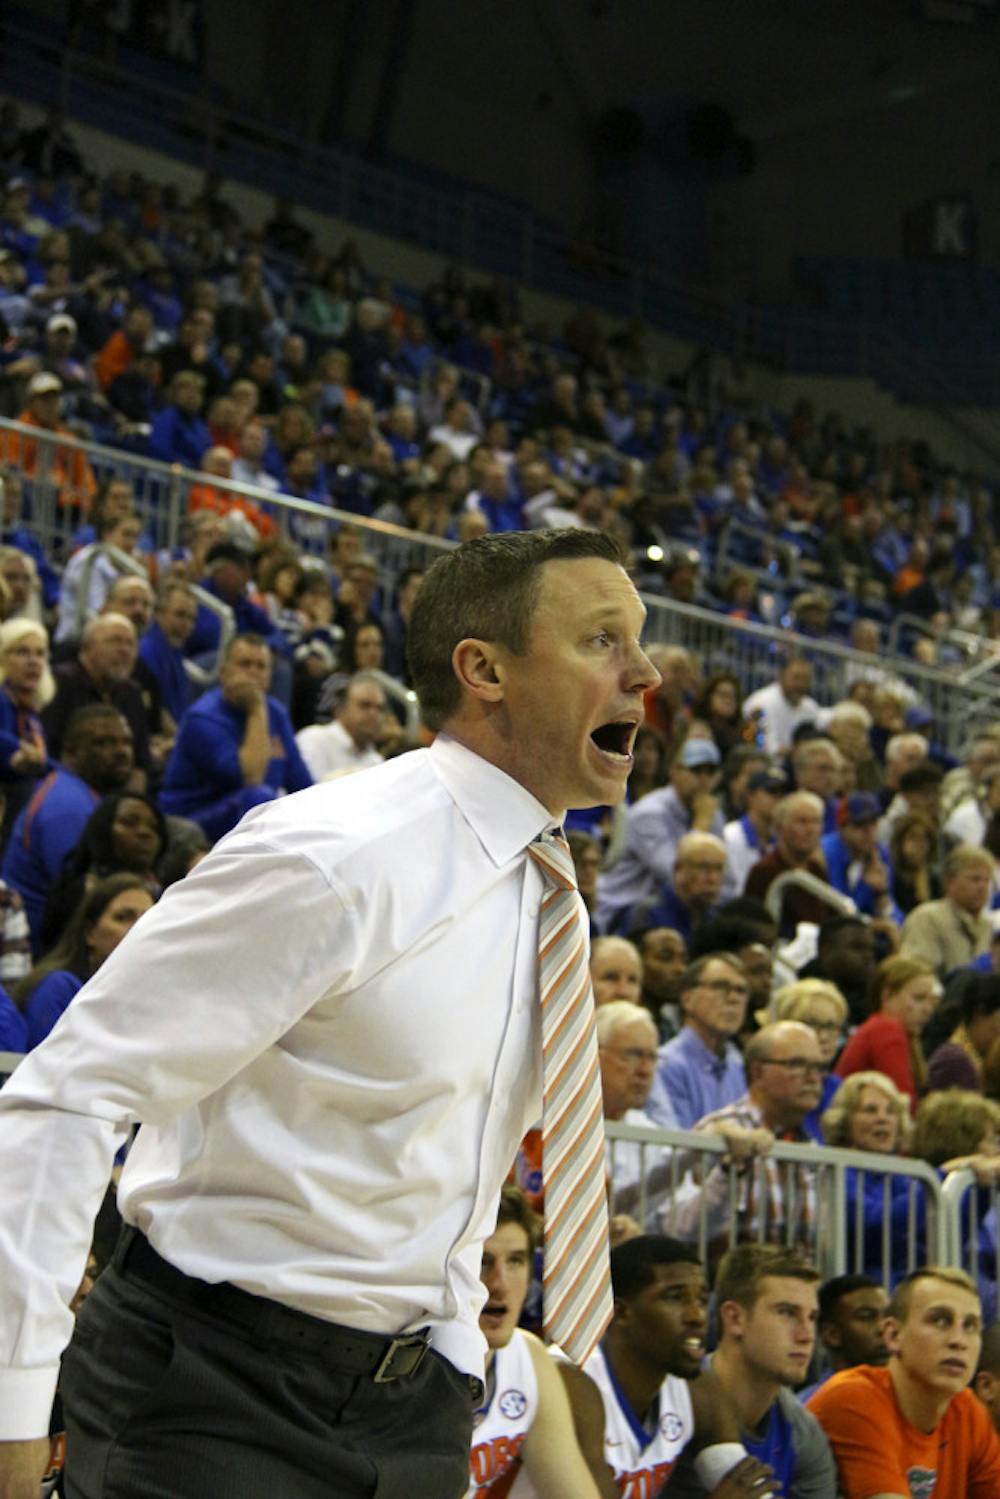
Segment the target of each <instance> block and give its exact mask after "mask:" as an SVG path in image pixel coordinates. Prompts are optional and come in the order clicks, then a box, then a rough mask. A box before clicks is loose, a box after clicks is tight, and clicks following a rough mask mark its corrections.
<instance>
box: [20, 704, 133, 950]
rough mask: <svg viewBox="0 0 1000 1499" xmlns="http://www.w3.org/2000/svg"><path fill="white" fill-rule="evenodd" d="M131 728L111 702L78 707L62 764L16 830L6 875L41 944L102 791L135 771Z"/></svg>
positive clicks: (119, 785) (34, 938)
mask: <svg viewBox="0 0 1000 1499" xmlns="http://www.w3.org/2000/svg"><path fill="white" fill-rule="evenodd" d="M132 767H133V756H132V730H131V729H130V728H129V726H128V723H127V722H126V720H125V719H124V718H123V717H122V715H121V713H119V711H118V709H117V708H114V707H112V706H111V704H110V703H88V704H87V706H86V707H84V708H77V709H76V711H75V712H74V713H73V715H72V716H71V718H70V720H69V723H68V724H67V726H66V733H65V737H64V739H63V749H62V767H61V768H60V769H58V770H53V771H52V772H51V773H50V774H49V775H47V776H46V777H45V779H44V780H43V781H40V782H39V784H38V789H37V790H36V791H35V794H34V796H33V797H32V798H31V800H30V801H29V802H28V805H27V806H26V807H25V808H24V810H23V812H21V813H20V814H19V815H18V817H17V819H16V821H15V823H14V826H13V828H12V830H11V835H10V841H9V842H8V844H7V851H6V854H5V855H4V861H3V878H4V880H5V881H6V883H7V884H8V885H10V886H11V887H12V888H13V889H14V890H16V891H17V892H18V894H19V895H20V897H21V899H22V900H23V902H24V910H25V914H26V916H27V918H28V926H29V927H30V928H31V935H32V944H33V946H34V945H35V944H36V943H37V940H38V933H39V930H40V926H41V922H42V918H43V916H44V914H45V902H46V900H47V898H48V893H49V888H50V886H51V885H52V883H53V881H54V880H55V878H56V876H57V875H58V874H59V871H60V870H61V868H62V864H63V860H64V859H65V857H66V855H67V854H68V853H69V851H70V849H71V848H73V847H74V846H75V844H77V843H78V842H79V841H80V838H81V836H82V834H83V830H84V827H85V826H86V823H87V819H88V817H89V816H90V814H91V812H93V810H94V808H95V807H96V806H97V804H98V802H99V801H100V800H101V798H102V797H103V796H106V795H107V793H108V792H109V791H120V790H121V789H122V788H123V787H124V785H125V783H126V781H127V780H128V778H129V776H130V775H131V774H132Z"/></svg>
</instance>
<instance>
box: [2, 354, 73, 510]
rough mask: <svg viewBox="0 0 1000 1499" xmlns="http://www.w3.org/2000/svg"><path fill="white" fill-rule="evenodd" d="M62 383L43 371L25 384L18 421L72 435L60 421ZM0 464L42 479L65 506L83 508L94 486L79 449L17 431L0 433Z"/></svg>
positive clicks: (25, 424) (52, 432)
mask: <svg viewBox="0 0 1000 1499" xmlns="http://www.w3.org/2000/svg"><path fill="white" fill-rule="evenodd" d="M62 391H63V384H62V381H61V380H60V379H59V376H58V375H52V374H49V373H48V372H47V371H45V370H43V371H42V372H41V373H39V374H37V375H33V376H32V377H31V380H30V382H29V384H28V404H27V406H26V407H25V409H24V411H22V412H21V415H20V416H19V417H18V421H19V422H21V423H22V424H23V425H24V426H26V427H35V428H37V429H38V430H39V432H44V433H46V434H50V435H54V434H59V435H62V436H65V437H70V438H72V436H73V434H72V432H71V431H70V430H69V428H68V427H66V426H64V425H63V424H62V422H61V420H60V417H61V415H62ZM0 463H12V464H13V465H14V466H15V467H16V468H19V469H20V470H21V472H22V473H23V474H24V476H25V477H26V478H28V479H33V480H35V481H36V482H37V481H41V480H42V479H43V478H44V479H45V480H46V481H47V482H48V483H51V484H53V485H54V486H55V487H56V489H57V491H58V497H59V503H60V505H62V506H65V507H66V508H67V509H69V508H76V509H78V510H80V511H86V510H87V509H88V507H89V505H90V501H91V498H92V496H93V494H94V491H95V490H96V488H97V481H96V480H95V478H94V474H93V470H92V469H91V467H90V464H89V463H88V462H87V455H86V453H85V452H84V450H83V448H75V447H66V446H63V445H62V444H60V443H55V442H48V441H43V442H41V443H40V442H38V441H37V440H36V439H35V438H34V437H25V436H24V435H23V434H22V433H20V432H0Z"/></svg>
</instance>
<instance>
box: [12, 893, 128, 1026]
mask: <svg viewBox="0 0 1000 1499" xmlns="http://www.w3.org/2000/svg"><path fill="white" fill-rule="evenodd" d="M152 904H153V896H152V893H151V892H150V890H149V887H148V885H146V884H145V883H144V881H143V880H142V878H141V876H139V875H136V874H109V875H106V876H105V877H104V878H103V879H101V880H98V881H97V883H96V884H95V885H94V886H93V887H92V888H91V890H90V891H89V893H88V894H86V895H84V896H83V898H82V899H81V900H80V901H79V903H78V904H77V906H76V909H75V911H74V912H73V915H72V917H71V918H70V920H69V923H68V925H67V927H66V930H65V932H64V933H63V935H62V937H61V938H60V939H59V941H58V942H57V943H56V945H55V947H53V948H52V949H51V950H50V951H49V952H48V953H47V954H46V955H45V957H44V958H42V960H41V961H40V962H39V963H36V964H35V966H34V968H33V969H32V970H31V972H30V973H29V974H28V976H27V977H26V978H24V979H22V980H21V982H20V983H19V984H18V985H17V987H16V990H15V993H16V996H17V998H18V1000H19V1001H20V1004H21V1009H22V1013H23V1017H24V1022H25V1027H26V1031H27V1037H26V1040H27V1050H29V1051H30V1050H31V1048H32V1047H34V1046H37V1045H38V1044H39V1042H41V1041H44V1040H45V1037H46V1036H47V1035H48V1033H49V1031H50V1030H51V1029H52V1027H53V1026H54V1025H55V1023H56V1021H57V1020H58V1019H59V1017H60V1015H61V1014H62V1013H63V1011H64V1010H65V1009H66V1007H67V1005H68V1004H69V1002H70V1000H71V999H73V997H74V995H76V994H77V993H79V991H80V990H81V989H82V988H83V986H84V984H85V983H86V981H87V979H89V978H90V976H91V974H93V973H96V972H97V970H98V968H100V966H101V964H102V963H103V962H104V960H105V958H107V957H110V955H111V953H113V952H114V950H115V948H116V947H117V946H118V944H119V942H120V941H121V940H122V938H123V937H124V936H125V935H126V933H127V932H129V931H131V929H132V927H133V926H134V925H135V923H136V922H137V921H138V920H139V917H140V916H142V915H144V914H145V913H146V912H147V911H148V910H149V908H150V906H151V905H152Z"/></svg>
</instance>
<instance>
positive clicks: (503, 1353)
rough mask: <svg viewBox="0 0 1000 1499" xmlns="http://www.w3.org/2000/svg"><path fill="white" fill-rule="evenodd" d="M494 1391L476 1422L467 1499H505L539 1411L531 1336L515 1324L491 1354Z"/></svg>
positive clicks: (519, 1466)
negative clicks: (504, 1342) (503, 1345)
mask: <svg viewBox="0 0 1000 1499" xmlns="http://www.w3.org/2000/svg"><path fill="white" fill-rule="evenodd" d="M492 1373H493V1394H492V1396H491V1397H490V1402H489V1404H488V1405H487V1406H486V1407H485V1409H484V1411H483V1413H482V1417H481V1419H480V1420H479V1421H478V1422H477V1423H476V1424H475V1425H474V1426H473V1430H472V1453H471V1457H470V1463H469V1489H468V1492H467V1495H466V1499H473V1496H476V1499H505V1496H506V1495H508V1494H509V1493H510V1490H511V1485H512V1484H513V1482H514V1480H515V1478H516V1477H517V1475H518V1473H519V1472H520V1471H521V1457H520V1452H521V1443H522V1442H523V1441H524V1439H525V1437H526V1436H527V1435H528V1432H529V1431H530V1430H531V1423H532V1422H533V1421H534V1419H535V1415H536V1413H537V1411H538V1380H537V1379H536V1377H535V1366H534V1363H533V1362H532V1358H531V1349H530V1348H529V1346H528V1339H527V1337H526V1336H525V1334H524V1333H523V1332H521V1331H520V1329H517V1330H516V1331H515V1333H514V1336H513V1337H512V1338H511V1340H510V1342H509V1343H508V1344H507V1346H506V1348H498V1349H497V1350H496V1352H495V1353H494V1355H493V1370H492Z"/></svg>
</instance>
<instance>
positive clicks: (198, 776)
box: [174, 713, 243, 802]
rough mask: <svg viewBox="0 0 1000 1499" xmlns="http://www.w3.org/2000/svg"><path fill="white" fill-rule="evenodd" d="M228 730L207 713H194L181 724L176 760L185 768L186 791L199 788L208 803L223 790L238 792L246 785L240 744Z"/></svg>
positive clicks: (183, 774)
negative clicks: (241, 762)
mask: <svg viewBox="0 0 1000 1499" xmlns="http://www.w3.org/2000/svg"><path fill="white" fill-rule="evenodd" d="M227 730H228V725H223V724H220V723H219V722H218V721H217V720H216V719H215V718H214V717H211V716H209V715H208V714H207V713H192V714H191V715H190V716H189V717H188V718H187V720H186V721H185V722H184V723H182V724H181V730H180V735H179V736H178V741H177V758H178V762H179V764H180V765H182V766H183V767H184V770H183V773H182V776H183V788H184V789H185V790H192V789H193V788H194V787H196V786H199V787H200V788H201V790H202V792H203V794H204V800H205V802H210V801H212V800H214V798H215V797H217V796H218V795H219V793H220V792H223V791H239V789H240V788H241V787H242V785H243V771H242V769H241V768H240V747H239V743H238V742H237V741H236V740H234V739H232V738H231V737H230V734H229V733H228V732H227ZM174 789H175V790H176V789H178V788H177V787H175V788H174Z"/></svg>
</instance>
